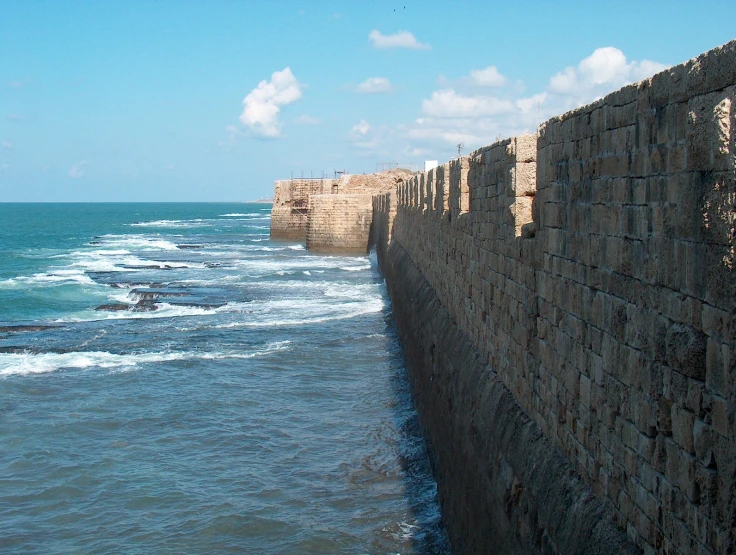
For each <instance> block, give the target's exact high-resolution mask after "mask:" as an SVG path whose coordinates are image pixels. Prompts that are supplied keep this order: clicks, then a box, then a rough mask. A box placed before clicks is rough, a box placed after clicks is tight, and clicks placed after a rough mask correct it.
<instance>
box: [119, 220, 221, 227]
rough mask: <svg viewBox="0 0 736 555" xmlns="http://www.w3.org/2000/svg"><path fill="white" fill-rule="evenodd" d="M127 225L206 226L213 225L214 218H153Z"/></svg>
mask: <svg viewBox="0 0 736 555" xmlns="http://www.w3.org/2000/svg"><path fill="white" fill-rule="evenodd" d="M128 225H130V226H131V227H175V228H179V227H208V226H211V225H214V220H205V219H201V218H197V219H195V220H154V221H150V222H135V223H132V224H128Z"/></svg>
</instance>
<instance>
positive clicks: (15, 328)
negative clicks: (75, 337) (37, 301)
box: [0, 325, 59, 333]
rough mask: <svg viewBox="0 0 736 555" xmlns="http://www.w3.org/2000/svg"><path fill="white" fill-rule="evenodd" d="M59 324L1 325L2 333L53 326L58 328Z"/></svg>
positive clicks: (40, 329) (44, 328)
mask: <svg viewBox="0 0 736 555" xmlns="http://www.w3.org/2000/svg"><path fill="white" fill-rule="evenodd" d="M58 327H59V326H42V325H31V326H22V325H18V326H0V333H15V332H19V331H44V330H50V329H53V328H58Z"/></svg>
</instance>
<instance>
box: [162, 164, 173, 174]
mask: <svg viewBox="0 0 736 555" xmlns="http://www.w3.org/2000/svg"><path fill="white" fill-rule="evenodd" d="M163 169H165V170H166V171H169V172H170V171H174V164H166V165H164V167H163Z"/></svg>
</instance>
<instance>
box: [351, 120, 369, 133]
mask: <svg viewBox="0 0 736 555" xmlns="http://www.w3.org/2000/svg"><path fill="white" fill-rule="evenodd" d="M371 129H372V128H371V124H370V123H368V122H367V121H365V120H364V119H362V120H360V121H359V122H358V123H356V124H355V125H353V127H352V128H351V129H350V134H351V135H352V136H356V137H364V136H366V135H367V134H368V132H369V131H370V130H371Z"/></svg>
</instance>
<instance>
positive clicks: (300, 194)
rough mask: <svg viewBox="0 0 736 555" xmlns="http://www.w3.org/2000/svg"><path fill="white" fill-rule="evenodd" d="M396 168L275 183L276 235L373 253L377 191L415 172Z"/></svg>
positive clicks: (328, 248) (329, 248) (320, 247)
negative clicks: (370, 242)
mask: <svg viewBox="0 0 736 555" xmlns="http://www.w3.org/2000/svg"><path fill="white" fill-rule="evenodd" d="M413 175H414V174H413V173H412V172H411V171H409V170H404V169H393V170H388V171H385V172H381V173H376V174H369V175H344V176H342V177H341V178H340V179H318V178H315V179H310V178H297V179H284V180H280V181H276V183H275V186H274V199H273V210H272V211H271V237H273V238H275V239H293V240H297V241H305V242H306V245H307V248H308V249H310V250H314V251H319V252H342V253H356V254H358V253H359V254H364V253H367V252H368V248H369V239H370V229H371V222H372V221H373V200H372V199H373V196H374V195H376V194H380V193H385V192H387V191H391V190H395V189H396V187H397V186H398V185H399V184H400V183H403V182H404V181H406V180H407V179H409V178H410V177H412V176H413Z"/></svg>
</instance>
